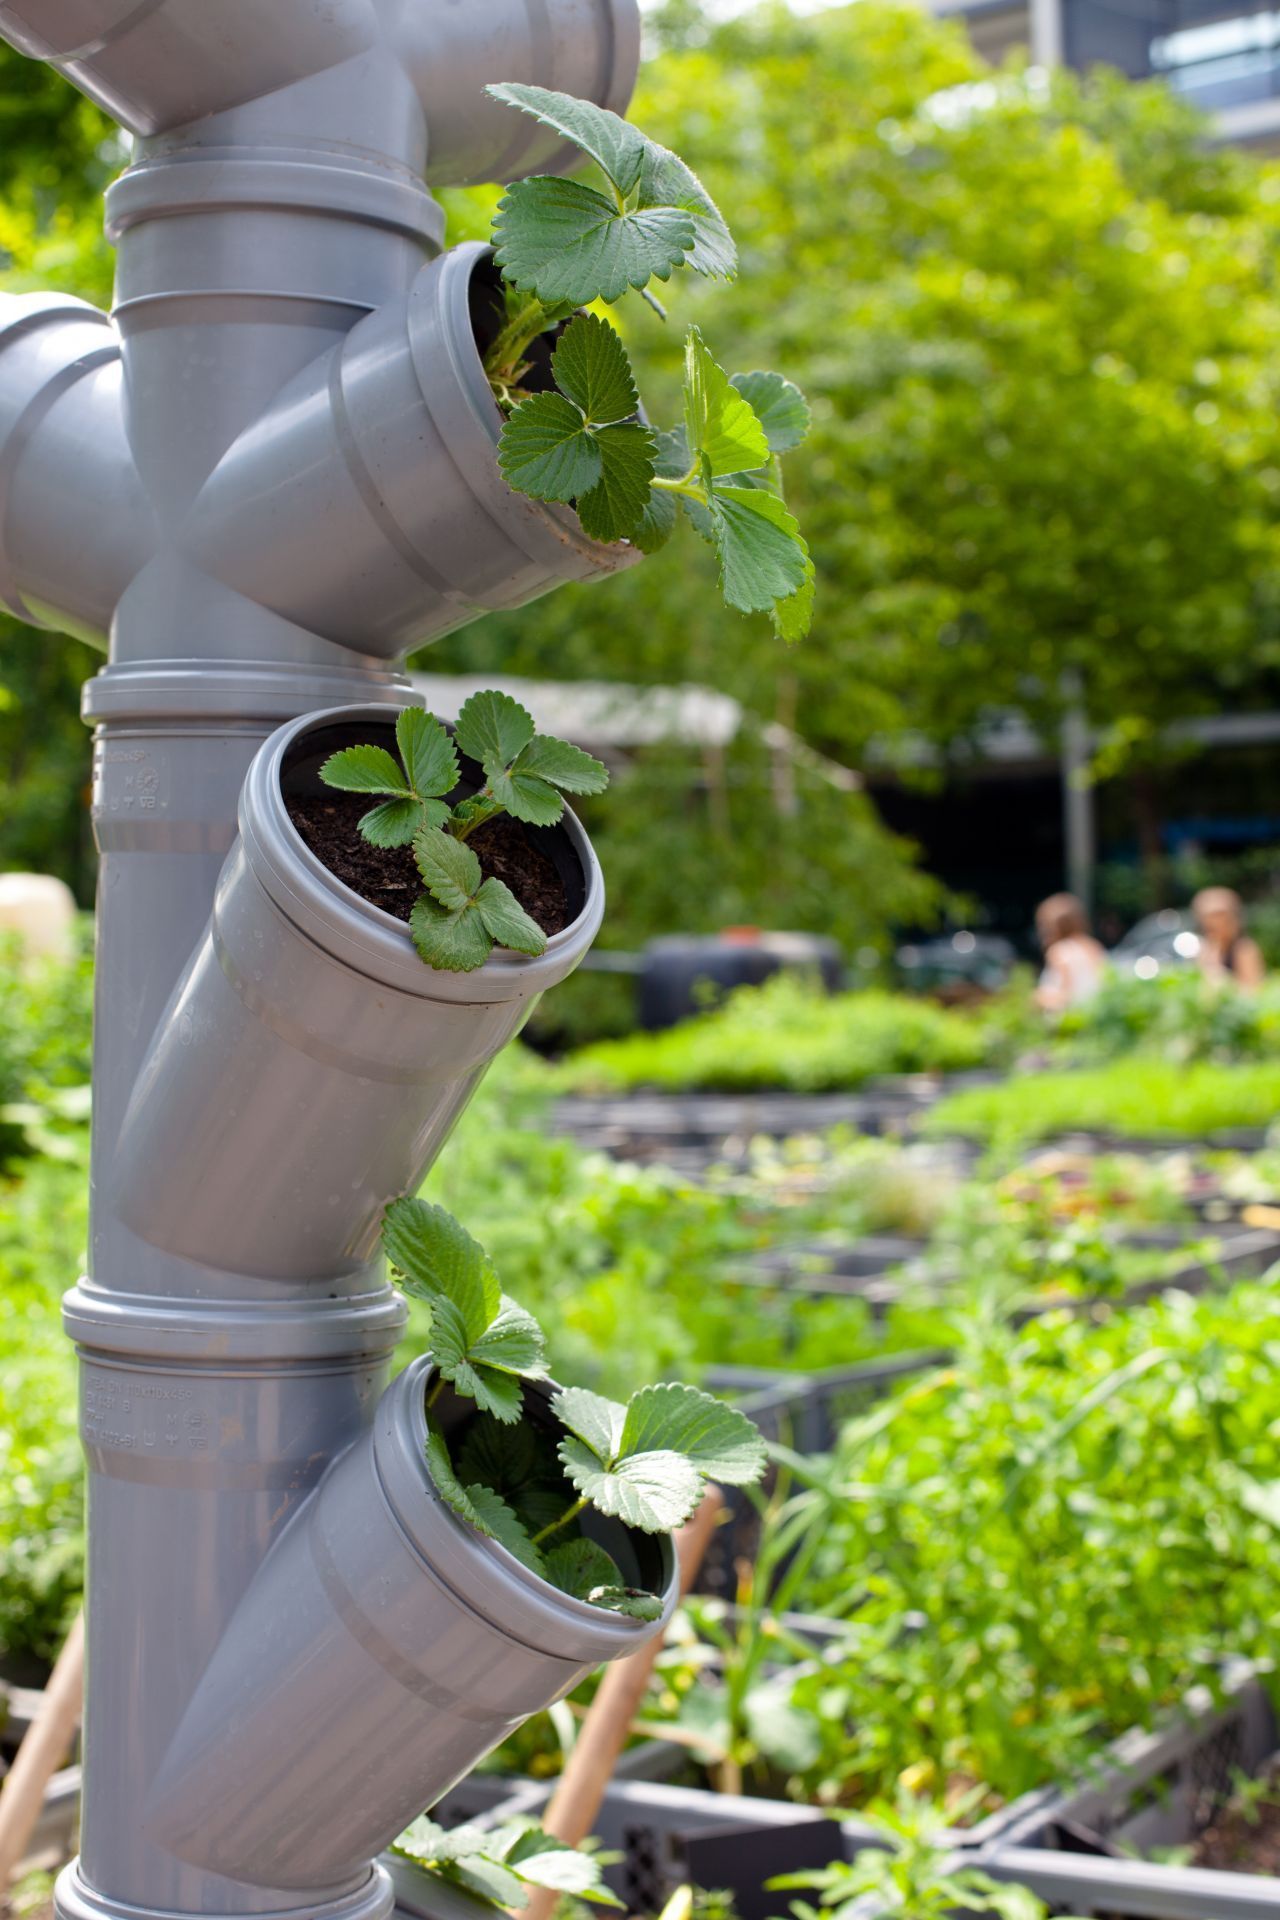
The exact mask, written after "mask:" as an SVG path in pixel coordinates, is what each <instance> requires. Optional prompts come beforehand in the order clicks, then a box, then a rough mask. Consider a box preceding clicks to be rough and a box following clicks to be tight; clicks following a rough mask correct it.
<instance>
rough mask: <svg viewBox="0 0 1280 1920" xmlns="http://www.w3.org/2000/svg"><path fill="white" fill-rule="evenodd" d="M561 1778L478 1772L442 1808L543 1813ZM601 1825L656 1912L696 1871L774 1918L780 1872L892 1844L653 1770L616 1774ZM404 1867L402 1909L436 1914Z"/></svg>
mask: <svg viewBox="0 0 1280 1920" xmlns="http://www.w3.org/2000/svg"><path fill="white" fill-rule="evenodd" d="M553 1785H554V1783H553V1782H552V1783H548V1782H546V1781H535V1780H512V1779H510V1778H507V1777H502V1776H500V1775H473V1776H472V1777H471V1778H470V1779H469V1780H464V1781H463V1782H462V1784H461V1785H460V1786H458V1787H457V1788H456V1789H455V1790H454V1792H453V1793H451V1794H450V1795H449V1796H448V1797H447V1799H446V1800H445V1801H444V1802H443V1803H442V1804H441V1806H440V1807H439V1808H438V1809H437V1810H436V1813H435V1816H434V1817H435V1818H437V1819H439V1820H441V1821H442V1822H443V1823H444V1824H446V1825H450V1826H452V1825H458V1824H461V1823H462V1822H463V1821H467V1820H484V1821H485V1822H486V1823H492V1824H494V1825H498V1824H500V1823H501V1821H503V1820H506V1819H513V1818H515V1817H517V1816H519V1817H522V1818H524V1817H531V1816H532V1817H536V1816H537V1814H538V1813H539V1812H540V1811H541V1810H542V1808H543V1807H544V1806H545V1804H546V1801H547V1799H548V1797H549V1795H550V1792H551V1789H552V1786H553ZM594 1832H595V1834H596V1837H597V1838H598V1839H599V1840H600V1842H601V1845H602V1846H603V1847H604V1849H605V1850H606V1852H609V1853H616V1854H618V1855H619V1856H620V1858H619V1859H618V1860H617V1862H616V1863H615V1864H613V1865H611V1866H609V1867H608V1868H607V1869H606V1878H607V1880H608V1882H609V1885H610V1886H611V1887H612V1888H613V1890H614V1892H615V1893H616V1894H617V1895H618V1897H619V1898H620V1899H622V1900H624V1901H625V1902H626V1905H627V1909H628V1911H629V1912H631V1913H657V1912H659V1911H660V1909H661V1907H662V1905H663V1903H664V1901H665V1900H666V1899H667V1897H668V1895H669V1894H671V1893H672V1892H673V1891H674V1889H675V1888H676V1887H677V1886H680V1885H681V1884H682V1883H684V1882H685V1881H692V1882H693V1884H694V1885H696V1886H700V1887H708V1888H722V1887H723V1888H728V1889H729V1890H730V1891H732V1893H733V1895H734V1906H735V1910H736V1912H737V1913H738V1914H739V1915H740V1917H741V1920H769V1917H770V1916H771V1915H774V1914H778V1913H784V1912H785V1911H786V1896H785V1895H782V1894H778V1893H767V1892H766V1891H765V1888H764V1882H765V1880H767V1879H769V1878H771V1877H772V1876H773V1875H774V1874H777V1873H788V1872H793V1871H794V1872H798V1871H800V1870H802V1869H805V1868H810V1867H825V1866H828V1865H829V1864H830V1862H831V1861H832V1860H838V1859H840V1858H842V1857H844V1858H846V1859H847V1858H851V1857H852V1855H853V1854H854V1853H855V1852H857V1851H859V1850H860V1849H861V1848H863V1847H871V1846H878V1845H882V1844H883V1842H882V1841H881V1840H880V1839H879V1838H878V1837H877V1835H876V1834H875V1833H874V1831H873V1830H872V1829H871V1828H870V1827H867V1826H864V1825H863V1824H862V1823H861V1822H859V1821H856V1820H838V1819H836V1818H834V1817H832V1816H830V1815H827V1814H823V1813H819V1812H818V1811H816V1810H815V1809H814V1808H813V1807H805V1806H800V1805H797V1804H796V1803H794V1802H792V1801H787V1800H764V1799H752V1798H749V1797H748V1796H746V1795H739V1794H724V1793H707V1792H705V1791H703V1790H701V1789H700V1788H696V1787H678V1786H670V1785H668V1784H666V1783H665V1782H663V1781H649V1780H627V1781H619V1780H614V1781H613V1782H612V1783H611V1785H610V1786H609V1787H608V1789H607V1790H606V1792H605V1796H604V1800H603V1802H602V1803H601V1807H600V1812H599V1815H598V1816H597V1818H596V1820H595V1822H594ZM396 1877H397V1903H398V1905H399V1906H400V1907H401V1909H402V1910H403V1911H405V1912H407V1913H410V1914H415V1915H418V1916H421V1920H432V1915H433V1909H432V1908H431V1907H430V1906H429V1905H427V1904H425V1902H423V1901H422V1900H421V1890H419V1901H418V1902H416V1903H415V1901H414V1890H413V1889H412V1888H411V1887H409V1886H408V1885H407V1884H406V1876H404V1875H401V1874H397V1876H396ZM402 1888H403V1889H404V1892H403V1893H402V1891H401V1889H402ZM406 1897H407V1903H406Z"/></svg>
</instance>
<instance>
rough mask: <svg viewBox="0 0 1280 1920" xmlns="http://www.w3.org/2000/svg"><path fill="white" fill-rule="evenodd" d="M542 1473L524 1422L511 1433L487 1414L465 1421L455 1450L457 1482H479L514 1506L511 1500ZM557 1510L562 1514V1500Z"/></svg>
mask: <svg viewBox="0 0 1280 1920" xmlns="http://www.w3.org/2000/svg"><path fill="white" fill-rule="evenodd" d="M542 1471H543V1462H542V1459H541V1457H540V1455H539V1451H538V1439H537V1435H536V1433H535V1431H534V1429H533V1427H532V1425H531V1424H530V1423H529V1422H528V1421H522V1422H521V1424H520V1425H519V1426H518V1427H516V1428H515V1429H514V1431H512V1430H509V1429H508V1428H507V1427H505V1426H504V1425H503V1424H502V1423H501V1422H500V1421H497V1420H495V1419H494V1418H493V1416H492V1415H491V1414H487V1413H482V1414H477V1416H476V1417H475V1419H474V1420H470V1421H468V1423H467V1428H466V1432H465V1433H464V1434H463V1436H462V1440H461V1443H460V1444H459V1447H458V1477H459V1479H461V1480H464V1481H473V1480H482V1481H483V1482H484V1484H485V1486H486V1487H492V1488H493V1490H494V1492H495V1493H500V1494H501V1495H502V1496H503V1498H504V1499H506V1500H508V1501H509V1503H510V1504H511V1505H514V1504H515V1496H516V1495H517V1494H519V1493H520V1492H522V1491H523V1489H524V1488H525V1487H526V1486H527V1484H528V1483H529V1482H530V1481H532V1480H535V1479H537V1478H538V1476H539V1475H540V1474H541V1473H542ZM558 1510H559V1511H560V1512H561V1513H563V1511H564V1502H563V1500H562V1501H561V1502H560V1507H559V1509H558Z"/></svg>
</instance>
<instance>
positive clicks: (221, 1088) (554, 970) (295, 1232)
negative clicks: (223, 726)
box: [114, 707, 604, 1287]
mask: <svg viewBox="0 0 1280 1920" xmlns="http://www.w3.org/2000/svg"><path fill="white" fill-rule="evenodd" d="M363 740H369V741H373V742H375V743H387V744H394V731H393V728H392V725H391V723H390V722H389V721H388V720H387V718H386V717H385V710H382V711H380V710H379V709H377V708H372V707H371V708H350V709H346V710H342V709H339V710H337V711H335V712H332V713H322V714H315V715H311V716H309V717H308V718H306V719H304V720H301V721H296V722H294V723H293V724H292V725H291V726H287V727H283V728H281V729H280V730H279V731H278V732H277V733H275V734H274V735H273V736H272V737H271V739H270V740H269V741H268V742H267V744H266V745H265V746H264V747H263V748H262V749H261V750H260V752H259V753H258V756H257V758H256V759H255V761H254V763H253V765H252V767H251V768H250V771H249V775H248V778H247V780H246V781H245V785H244V789H243V792H242V796H241V803H240V839H239V842H238V843H237V845H236V846H235V847H234V848H233V850H232V852H231V854H230V855H229V857H228V859H227V863H226V865H225V867H224V868H223V872H222V878H221V880H220V882H219V885H218V889H217V895H216V898H215V901H214V908H213V915H212V918H211V920H210V923H209V926H208V928H207V930H206V932H205V934H204V936H203V938H202V939H201V941H200V943H199V945H198V947H197V949H196V951H195V954H194V955H193V957H192V960H191V963H190V965H189V966H188V968H187V971H186V974H185V976H184V977H183V979H182V980H181V982H180V983H179V985H178V988H177V990H176V992H175V994H174V996H173V998H172V1000H171V1001H170V1003H169V1007H168V1009H167V1011H166V1012H165V1013H164V1015H163V1016H162V1017H161V1020H160V1025H159V1028H158V1030H157V1032H156V1035H155V1037H154V1040H153V1042H152V1045H151V1049H150V1051H149V1053H148V1054H147V1056H146V1058H145V1059H144V1061H143V1063H142V1066H141V1069H140V1071H139V1074H138V1078H137V1082H136V1085H135V1087H134V1092H133V1097H132V1099H131V1101H130V1104H129V1107H128V1110H127V1112H126V1114H125V1118H124V1123H123V1126H122V1129H121V1136H120V1144H119V1150H118V1154H117V1157H116V1161H115V1176H114V1179H115V1188H116V1192H115V1207H116V1210H117V1212H118V1213H119V1215H120V1217H121V1218H122V1219H123V1220H124V1222H125V1224H126V1225H127V1226H129V1227H130V1229H131V1230H132V1231H133V1232H134V1233H135V1234H137V1235H138V1236H139V1238H141V1239H142V1240H145V1241H146V1242H148V1243H149V1244H150V1245H153V1246H157V1247H160V1248H162V1249H163V1250H164V1251H165V1252H168V1253H175V1254H179V1255H181V1256H183V1257H184V1258H186V1259H189V1260H194V1261H198V1262H200V1263H201V1264H203V1265H206V1266H211V1267H215V1268H218V1269H220V1270H223V1271H226V1272H230V1273H238V1274H249V1275H257V1276H260V1277H261V1278H262V1279H263V1280H265V1281H292V1282H301V1283H314V1284H315V1285H316V1286H317V1287H320V1286H323V1285H324V1284H325V1283H333V1282H334V1281H336V1280H340V1279H342V1278H344V1277H349V1276H351V1275H353V1274H355V1273H358V1272H359V1270H360V1269H361V1268H362V1267H364V1266H365V1265H367V1263H368V1262H369V1261H370V1260H371V1259H372V1258H373V1257H374V1253H375V1249H376V1242H377V1235H378V1228H379V1225H380V1222H381V1216H382V1211H383V1208H384V1207H385V1206H386V1204H387V1202H388V1201H389V1200H391V1199H393V1198H394V1197H395V1196H396V1195H398V1194H401V1193H405V1192H411V1191H413V1190H415V1189H416V1187H417V1185H418V1183H419V1182H420V1181H421V1179H422V1176H423V1174H424V1173H425V1171H426V1168H427V1167H428V1165H429V1164H430V1163H431V1161H432V1160H433V1159H434V1158H435V1156H436V1154H437V1153H438V1152H439V1150H440V1148H441V1146H442V1145H443V1143H444V1141H445V1139H446V1138H447V1137H448V1134H449V1132H450V1130H451V1128H452V1127H453V1125H454V1123H455V1122H456V1120H457V1118H458V1116H459V1114H460V1113H461V1112H462V1109H463V1107H464V1106H465V1105H466V1103H467V1101H468V1100H469V1099H470V1097H471V1094H472V1092H473V1091H474V1089H475V1087H476V1085H477V1084H478V1082H479V1080H480V1078H481V1076H482V1075H483V1073H484V1072H485V1070H486V1068H487V1067H488V1066H489V1064H490V1062H491V1061H492V1060H493V1058H494V1057H495V1055H496V1054H497V1053H498V1052H499V1051H500V1050H501V1048H502V1047H503V1046H505V1045H506V1043H507V1042H508V1041H509V1040H510V1039H511V1038H512V1037H513V1036H514V1034H515V1033H516V1032H517V1031H518V1029H519V1028H520V1026H521V1025H522V1024H523V1022H524V1020H525V1019H526V1018H527V1017H528V1014H529V1013H530V1011H531V1010H532V1007H533V1005H534V1003H535V1001H536V999H537V997H538V995H539V994H541V993H542V992H544V991H545V990H546V988H548V987H550V986H554V985H555V984H556V983H557V982H558V981H560V980H562V979H563V978H564V977H565V976H566V975H567V974H568V973H570V972H571V971H572V969H573V968H574V967H575V966H576V965H577V963H578V961H579V960H580V959H581V958H582V956H583V955H584V954H585V952H586V951H587V948H588V947H589V946H590V944H591V941H592V939H593V938H594V936H595V933H596V931H597V929H598V927H599V924H600V919H601V915H602V913H603V908H604V888H603V882H602V880H601V877H600V871H599V868H598V866H597V864H596V861H595V857H594V855H593V854H592V852H591V848H590V844H589V842H588V841H587V838H586V836H585V834H584V833H583V832H582V829H581V828H580V827H579V826H578V824H577V822H576V821H575V820H573V819H572V817H571V816H568V815H566V817H565V820H564V821H563V822H562V823H561V825H560V826H557V827H550V828H543V829H535V830H534V831H535V832H537V833H538V834H539V837H540V842H541V844H542V846H543V848H544V850H545V852H546V854H547V856H548V857H549V858H550V859H551V861H552V862H553V864H555V865H556V866H557V868H558V870H559V871H560V872H561V875H562V877H563V879H564V880H565V883H566V894H567V896H568V898H569V901H570V907H571V911H573V913H574V918H573V920H572V924H571V925H569V926H568V927H567V928H566V929H565V930H564V932H562V933H559V934H556V935H555V936H553V938H552V939H551V940H549V942H548V944H547V949H546V952H545V953H544V954H543V955H542V956H541V957H540V958H538V959H527V958H524V957H522V956H519V955H516V954H508V953H504V952H495V953H494V954H493V955H492V956H491V957H490V959H489V960H488V961H487V962H486V963H485V965H484V966H483V967H482V968H480V969H478V970H477V971H476V972H474V973H469V974H452V973H440V972H437V971H435V970H434V969H432V968H430V967H428V966H426V965H425V964H424V962H423V961H422V960H421V959H420V958H419V957H418V954H417V952H416V951H415V949H414V946H413V943H412V941H411V940H410V937H409V931H408V927H407V926H406V925H405V924H404V922H403V921H401V920H398V919H396V918H394V917H393V916H392V915H391V914H388V913H384V912H382V911H381V909H379V908H377V907H374V906H371V905H370V904H369V903H368V902H367V901H365V900H364V899H362V898H361V896H360V895H358V894H356V893H354V892H353V891H352V890H351V889H350V888H348V887H346V886H344V885H343V883H342V882H341V881H340V880H338V879H337V878H336V877H335V876H334V875H333V874H332V873H330V872H329V870H328V869H327V868H326V867H325V866H323V865H322V864H321V862H320V861H319V860H318V859H317V857H316V856H315V854H314V853H312V852H311V850H310V849H309V848H308V847H307V845H306V844H305V842H304V841H303V840H302V838H301V836H300V835H299V834H298V832H297V830H296V829H295V827H294V826H293V824H292V821H291V820H290V818H289V812H288V805H287V801H288V796H289V795H290V794H291V793H293V792H296V791H309V790H314V791H317V792H322V791H323V789H322V788H321V787H320V785H319V779H318V769H319V766H320V764H321V763H322V762H323V760H325V759H326V758H327V757H328V755H329V754H330V753H331V752H334V751H335V750H337V748H338V747H340V746H345V745H350V744H352V743H353V742H355V741H363ZM231 1196H234V1203H233V1204H229V1199H230V1197H231Z"/></svg>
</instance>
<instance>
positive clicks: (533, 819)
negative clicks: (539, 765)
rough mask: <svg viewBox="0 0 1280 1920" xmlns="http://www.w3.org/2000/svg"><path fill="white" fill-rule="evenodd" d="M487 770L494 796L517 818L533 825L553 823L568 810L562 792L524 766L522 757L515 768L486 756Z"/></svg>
mask: <svg viewBox="0 0 1280 1920" xmlns="http://www.w3.org/2000/svg"><path fill="white" fill-rule="evenodd" d="M484 771H485V778H486V780H487V781H488V784H489V791H490V793H491V794H492V795H493V797H494V799H495V800H496V801H498V802H499V804H500V805H501V806H504V807H505V808H506V810H507V812H508V813H510V814H514V815H515V818H516V819H517V820H524V821H526V822H527V823H528V825H529V826H531V827H553V826H554V825H555V824H556V821H557V820H558V819H559V818H560V816H561V814H562V813H563V812H564V800H563V798H562V796H561V795H560V794H558V793H557V792H556V790H555V788H554V787H552V786H549V785H548V784H547V782H546V781H545V780H542V779H539V778H538V776H537V775H536V774H531V773H525V772H523V771H522V770H520V763H519V760H517V762H516V766H515V768H512V769H508V768H506V767H503V766H500V765H499V764H498V762H497V761H496V760H486V761H485V766H484Z"/></svg>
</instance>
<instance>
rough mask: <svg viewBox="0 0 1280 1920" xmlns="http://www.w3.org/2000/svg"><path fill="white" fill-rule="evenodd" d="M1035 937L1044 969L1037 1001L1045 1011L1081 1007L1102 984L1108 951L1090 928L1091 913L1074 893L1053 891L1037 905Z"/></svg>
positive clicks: (1037, 992) (1037, 991)
mask: <svg viewBox="0 0 1280 1920" xmlns="http://www.w3.org/2000/svg"><path fill="white" fill-rule="evenodd" d="M1036 937H1037V939H1038V940H1039V942H1040V948H1041V951H1042V953H1043V954H1044V972H1043V973H1042V974H1041V975H1040V984H1039V985H1038V986H1037V988H1036V1005H1037V1006H1038V1007H1040V1008H1041V1010H1042V1011H1043V1012H1045V1013H1062V1012H1064V1011H1065V1010H1066V1008H1068V1007H1078V1006H1079V1005H1080V1003H1081V1002H1082V1001H1084V1000H1088V999H1090V998H1091V997H1092V995H1093V994H1095V993H1096V992H1097V991H1098V988H1099V987H1100V986H1101V985H1102V976H1103V974H1104V972H1105V971H1106V965H1107V951H1106V948H1105V947H1104V946H1103V945H1102V943H1101V942H1100V941H1098V940H1095V939H1094V937H1093V935H1092V934H1091V933H1090V931H1089V916H1088V914H1087V913H1086V912H1085V910H1084V908H1083V906H1082V905H1081V903H1080V902H1079V900H1077V899H1076V896H1075V895H1074V893H1051V894H1050V895H1049V898H1048V899H1047V900H1042V901H1041V902H1040V905H1039V906H1038V907H1037V908H1036Z"/></svg>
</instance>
